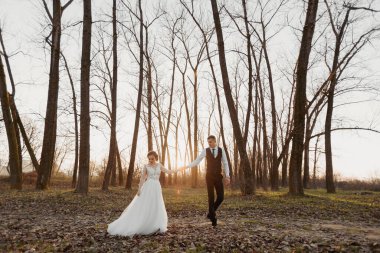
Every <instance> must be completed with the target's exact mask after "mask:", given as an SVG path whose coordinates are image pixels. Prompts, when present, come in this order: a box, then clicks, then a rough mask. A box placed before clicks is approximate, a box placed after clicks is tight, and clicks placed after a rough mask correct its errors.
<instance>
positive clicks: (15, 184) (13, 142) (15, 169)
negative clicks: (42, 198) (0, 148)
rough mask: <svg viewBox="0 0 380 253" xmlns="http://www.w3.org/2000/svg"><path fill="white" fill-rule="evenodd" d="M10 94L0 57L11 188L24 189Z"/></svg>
mask: <svg viewBox="0 0 380 253" xmlns="http://www.w3.org/2000/svg"><path fill="white" fill-rule="evenodd" d="M9 96H10V95H9V94H8V91H7V84H6V78H5V72H4V65H3V61H2V59H1V57H0V100H1V110H2V114H3V120H4V124H5V130H6V132H7V137H8V138H7V139H8V151H9V166H10V184H11V189H19V190H21V189H22V174H21V172H22V171H21V162H20V157H19V150H18V145H17V136H16V129H15V128H14V123H13V119H12V113H11V110H10V101H9Z"/></svg>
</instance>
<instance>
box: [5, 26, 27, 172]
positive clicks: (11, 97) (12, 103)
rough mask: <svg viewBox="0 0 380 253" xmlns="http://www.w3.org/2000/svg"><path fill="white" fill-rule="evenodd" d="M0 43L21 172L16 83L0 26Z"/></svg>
mask: <svg viewBox="0 0 380 253" xmlns="http://www.w3.org/2000/svg"><path fill="white" fill-rule="evenodd" d="M0 43H1V48H2V55H3V56H4V60H5V65H6V66H7V70H8V76H9V81H10V84H11V87H12V93H11V94H9V106H10V111H11V114H12V124H13V128H14V130H15V133H16V141H17V150H18V160H19V163H20V165H19V166H20V173H22V147H21V137H20V129H19V125H18V120H17V116H18V113H17V110H16V104H15V101H14V99H15V95H16V85H15V82H14V79H13V74H12V69H11V64H10V62H9V57H8V54H7V51H6V48H5V44H4V40H3V34H2V30H1V28H0ZM4 76H5V74H4Z"/></svg>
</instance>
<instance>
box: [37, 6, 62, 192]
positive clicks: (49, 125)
mask: <svg viewBox="0 0 380 253" xmlns="http://www.w3.org/2000/svg"><path fill="white" fill-rule="evenodd" d="M61 16H62V7H61V1H60V0H56V1H53V20H52V26H53V29H52V33H51V34H52V43H51V50H50V73H49V90H48V98H47V106H46V116H45V129H44V137H43V143H42V151H41V162H40V170H39V173H38V176H37V181H36V189H39V190H44V189H46V188H47V187H48V183H49V178H50V174H51V171H52V166H53V161H54V152H55V144H56V139H57V109H58V90H59V58H60V54H61V51H60V46H61V45H60V44H61Z"/></svg>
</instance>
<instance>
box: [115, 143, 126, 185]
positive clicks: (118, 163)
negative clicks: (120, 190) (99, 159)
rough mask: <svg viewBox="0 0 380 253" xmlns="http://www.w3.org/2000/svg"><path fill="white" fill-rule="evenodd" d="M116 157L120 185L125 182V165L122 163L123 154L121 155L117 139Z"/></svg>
mask: <svg viewBox="0 0 380 253" xmlns="http://www.w3.org/2000/svg"><path fill="white" fill-rule="evenodd" d="M116 159H117V169H118V181H119V186H122V185H123V182H124V175H123V174H124V172H123V165H122V163H121V156H120V150H119V144H118V143H117V141H116Z"/></svg>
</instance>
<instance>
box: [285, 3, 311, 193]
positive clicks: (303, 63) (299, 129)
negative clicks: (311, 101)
mask: <svg viewBox="0 0 380 253" xmlns="http://www.w3.org/2000/svg"><path fill="white" fill-rule="evenodd" d="M317 10H318V0H309V1H308V7H307V13H306V19H305V25H304V28H303V33H302V40H301V48H300V51H299V56H298V61H297V74H296V75H297V78H296V91H295V97H294V99H295V102H294V114H293V118H294V128H293V139H292V151H291V156H290V165H289V194H291V195H303V194H304V191H303V185H302V156H303V141H304V133H305V114H306V111H305V110H306V84H307V72H308V63H309V56H310V51H311V43H312V40H313V35H314V28H315V23H316V17H317Z"/></svg>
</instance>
